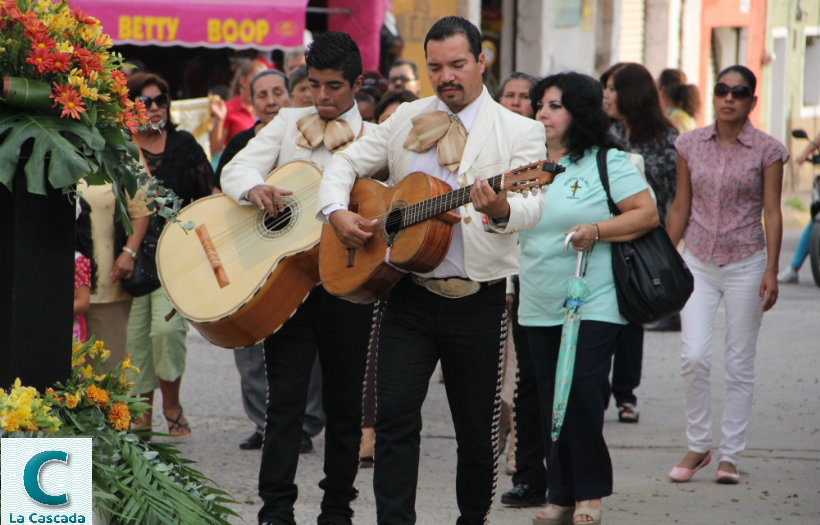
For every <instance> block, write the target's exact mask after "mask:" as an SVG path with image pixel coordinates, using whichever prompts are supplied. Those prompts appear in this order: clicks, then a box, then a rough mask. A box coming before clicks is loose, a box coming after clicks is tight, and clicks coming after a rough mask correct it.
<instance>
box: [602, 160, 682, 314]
mask: <svg viewBox="0 0 820 525" xmlns="http://www.w3.org/2000/svg"><path fill="white" fill-rule="evenodd" d="M606 153H607V150H606V149H605V148H601V149H599V150H598V174H599V175H600V177H601V184H603V186H604V191H605V192H606V197H607V202H608V204H609V211H610V213H612V215H619V214H620V213H621V212H620V210H618V206H616V205H615V202H614V201H613V200H612V195H611V194H610V192H609V174H608V173H607V167H606ZM611 244H612V273H613V275H614V278H615V292H616V294H617V296H618V309H619V310H620V311H621V315H623V316H624V317H625V318H626V319H627V320H628V321H629V322H631V323H636V324H643V323H650V322H653V321H657V320H659V319H663V318H664V317H667V316H669V315H672V314H674V313H676V312H678V311H680V309H681V308H683V305H685V304H686V301H687V300H688V299H689V296H690V295H692V290H694V288H695V280H694V278H693V277H692V272H690V271H689V268H688V267H687V266H686V263H685V262H684V261H683V257H681V256H680V253H678V250H677V249H676V248H675V246H674V245H673V244H672V241H671V239H669V234H667V233H666V229H665V228H664V227H663V226H657V227H656V228H654V229H652V230H651V231H649V232H648V233H646V234H644V235H643V236H641V237H638V238H636V239H632V240H631V241H626V242H613V243H611Z"/></svg>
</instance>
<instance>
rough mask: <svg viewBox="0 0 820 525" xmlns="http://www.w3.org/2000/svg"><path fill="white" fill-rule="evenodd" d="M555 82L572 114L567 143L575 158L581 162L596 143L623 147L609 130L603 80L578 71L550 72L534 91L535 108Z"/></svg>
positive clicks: (599, 145)
mask: <svg viewBox="0 0 820 525" xmlns="http://www.w3.org/2000/svg"><path fill="white" fill-rule="evenodd" d="M553 86H554V87H556V88H558V89H560V90H561V104H562V105H563V106H564V108H566V110H567V111H569V113H570V115H572V121H571V122H570V124H569V127H567V130H566V132H565V133H564V147H565V148H566V149H567V153H569V158H570V160H571V161H572V162H578V161H579V160H580V159H581V157H583V156H584V154H585V153H586V151H587V150H588V149H590V148H592V147H596V146H597V147H599V148H601V147H603V148H618V149H620V145H619V144H618V143H616V142H615V141H614V140H613V139H612V136H611V135H610V133H609V117H608V116H607V114H606V113H605V112H604V108H603V103H604V90H603V87H601V83H600V82H598V81H597V80H595V79H594V78H592V77H591V76H589V75H584V74H582V73H576V72H574V71H569V72H566V73H556V74H555V75H550V76H548V77H546V78H544V79H542V80H540V81H539V82H538V83H537V84H536V85H535V86H534V87H533V88H532V90H531V91H530V100H531V101H532V105H533V108H536V107H540V105H541V99H542V98H544V92H546V91H547V89H549V88H551V87H553ZM547 153H548V154H549V152H547Z"/></svg>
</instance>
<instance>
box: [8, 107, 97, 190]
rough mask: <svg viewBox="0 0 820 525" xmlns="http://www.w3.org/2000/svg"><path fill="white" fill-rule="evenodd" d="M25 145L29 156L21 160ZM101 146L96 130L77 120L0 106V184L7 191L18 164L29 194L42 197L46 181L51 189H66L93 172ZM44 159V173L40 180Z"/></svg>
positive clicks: (95, 168)
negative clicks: (22, 169) (24, 177)
mask: <svg viewBox="0 0 820 525" xmlns="http://www.w3.org/2000/svg"><path fill="white" fill-rule="evenodd" d="M26 143H31V144H32V146H31V153H30V154H29V158H28V159H24V158H23V159H21V154H22V153H23V152H24V145H25V144H26ZM104 147H105V139H104V138H103V136H102V135H101V134H100V132H99V130H98V129H97V128H95V127H90V126H88V125H87V124H85V123H83V122H81V121H78V120H71V119H63V118H58V117H57V116H53V115H32V114H28V113H25V112H21V111H17V110H15V109H11V108H9V107H6V106H0V182H2V183H3V184H4V185H5V186H6V187H7V188H9V190H11V186H12V178H13V177H14V173H15V172H16V168H17V165H18V163H20V162H23V163H24V170H25V174H26V186H27V188H28V191H29V192H30V193H37V194H40V195H45V194H46V179H47V180H48V182H49V184H50V185H51V186H52V187H53V188H66V187H70V186H71V185H73V184H74V183H76V182H77V181H78V180H80V179H81V178H83V177H86V176H88V175H91V174H93V173H94V172H95V171H97V169H98V166H99V164H98V159H95V157H96V156H97V155H98V152H99V151H100V150H102V149H103V148H104ZM47 157H50V161H49V162H48V172H47V173H46V177H43V173H44V171H45V169H46V158H47ZM95 160H96V161H95Z"/></svg>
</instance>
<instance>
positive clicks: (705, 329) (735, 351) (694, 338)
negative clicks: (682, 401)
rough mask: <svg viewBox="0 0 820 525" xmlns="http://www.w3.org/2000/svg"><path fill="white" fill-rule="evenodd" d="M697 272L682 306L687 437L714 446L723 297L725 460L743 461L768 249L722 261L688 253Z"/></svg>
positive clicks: (697, 448)
mask: <svg viewBox="0 0 820 525" xmlns="http://www.w3.org/2000/svg"><path fill="white" fill-rule="evenodd" d="M684 260H685V261H686V264H688V265H689V269H690V270H691V271H692V275H694V277H695V290H694V292H692V296H691V297H690V298H689V301H688V302H687V303H686V306H684V308H683V310H681V313H680V317H681V340H682V343H683V349H682V354H681V374H682V376H683V382H684V386H685V389H686V438H687V439H688V441H689V450H691V451H693V452H698V453H704V452H707V451H709V450H710V449H711V447H712V395H711V383H710V378H709V376H710V373H711V371H712V333H713V328H714V322H715V313H716V312H717V308H718V305H719V304H720V300H721V298H723V301H724V305H725V309H726V342H725V345H724V352H725V368H726V370H725V377H726V392H725V393H724V396H723V421H722V424H721V431H722V433H723V439H722V440H721V442H720V447H719V448H718V457H719V461H729V462H731V463H732V464H734V465H737V461H738V455H739V454H740V452H741V451H742V450H743V449H744V448H745V447H746V427H747V425H748V424H749V418H750V416H751V411H752V393H753V391H754V360H755V351H756V349H757V334H758V332H759V331H760V321H761V318H762V317H763V303H762V302H761V301H760V298H759V293H760V281H761V279H762V278H763V273H764V271H765V270H766V252H765V251H760V252H757V253H755V254H754V255H751V256H749V257H746V258H745V259H741V260H739V261H735V262H731V263H729V264H726V265H723V266H718V265H717V264H714V263H711V262H704V261H701V260H700V259H698V258H697V257H695V256H693V255H692V254H690V253H686V254H684Z"/></svg>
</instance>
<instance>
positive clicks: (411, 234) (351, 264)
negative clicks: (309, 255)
mask: <svg viewBox="0 0 820 525" xmlns="http://www.w3.org/2000/svg"><path fill="white" fill-rule="evenodd" d="M448 192H450V186H448V185H447V184H446V183H445V182H443V181H441V180H439V179H436V178H435V177H431V176H429V175H427V174H425V173H421V172H417V173H412V174H410V175H408V176H407V177H405V178H404V179H402V180H401V181H400V182H399V183H398V184H397V185H396V186H394V187H392V188H389V187H387V186H385V185H384V184H382V183H381V182H378V181H374V180H371V179H359V180H357V181H356V183H355V184H354V186H353V190H352V192H351V194H350V204H349V205H348V209H350V210H351V211H354V212H356V213H358V214H359V215H361V216H362V217H364V218H365V219H370V218H374V217H380V216H383V215H389V214H390V212H392V211H394V210H399V209H401V208H404V207H406V206H407V205H409V204H414V203H417V202H420V201H423V200H425V199H430V198H432V197H435V196H437V195H441V194H444V193H448ZM459 220H460V218H459V216H458V215H456V214H455V213H454V212H452V211H449V212H446V213H442V214H440V215H436V216H434V217H432V218H430V219H429V220H426V221H423V222H420V223H418V224H414V225H412V226H409V227H407V228H404V229H401V230H399V231H397V232H396V233H395V236H394V237H393V239H392V244H391V245H390V252H389V257H388V256H387V254H388V243H389V241H390V234H389V232H388V227H387V226H386V224H387V222H386V221H384V220H382V221H380V224H379V229H378V230H377V231H376V232H374V235H373V237H371V238H370V240H368V242H367V243H365V245H364V246H363V247H362V248H359V249H356V250H350V251H348V249H347V248H346V247H345V246H344V245H343V244H342V243H341V242H340V241H339V239H338V237H336V233H335V232H334V230H333V227H331V226H330V225H327V224H326V225H324V226H323V227H322V237H321V240H322V242H321V243H320V244H319V273H320V276H321V279H322V284H323V285H324V287H325V289H327V291H328V292H329V293H331V294H333V295H338V296H341V297H344V298H345V299H348V300H350V301H353V302H356V303H372V302H373V301H375V300H376V299H378V298H379V297H381V296H382V295H384V294H385V293H387V292H388V291H389V290H390V288H392V287H393V285H395V284H396V283H397V282H398V281H399V279H401V278H402V276H403V275H404V273H405V272H410V271H412V272H419V273H424V272H429V271H431V270H433V269H434V268H436V267H437V266H438V265H439V264H441V261H442V260H444V257H445V256H446V255H447V250H448V249H449V246H450V240H451V239H452V237H453V225H454V224H455V223H457V222H458V221H459ZM387 261H389V264H388V262H387ZM402 270H403V271H402Z"/></svg>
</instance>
